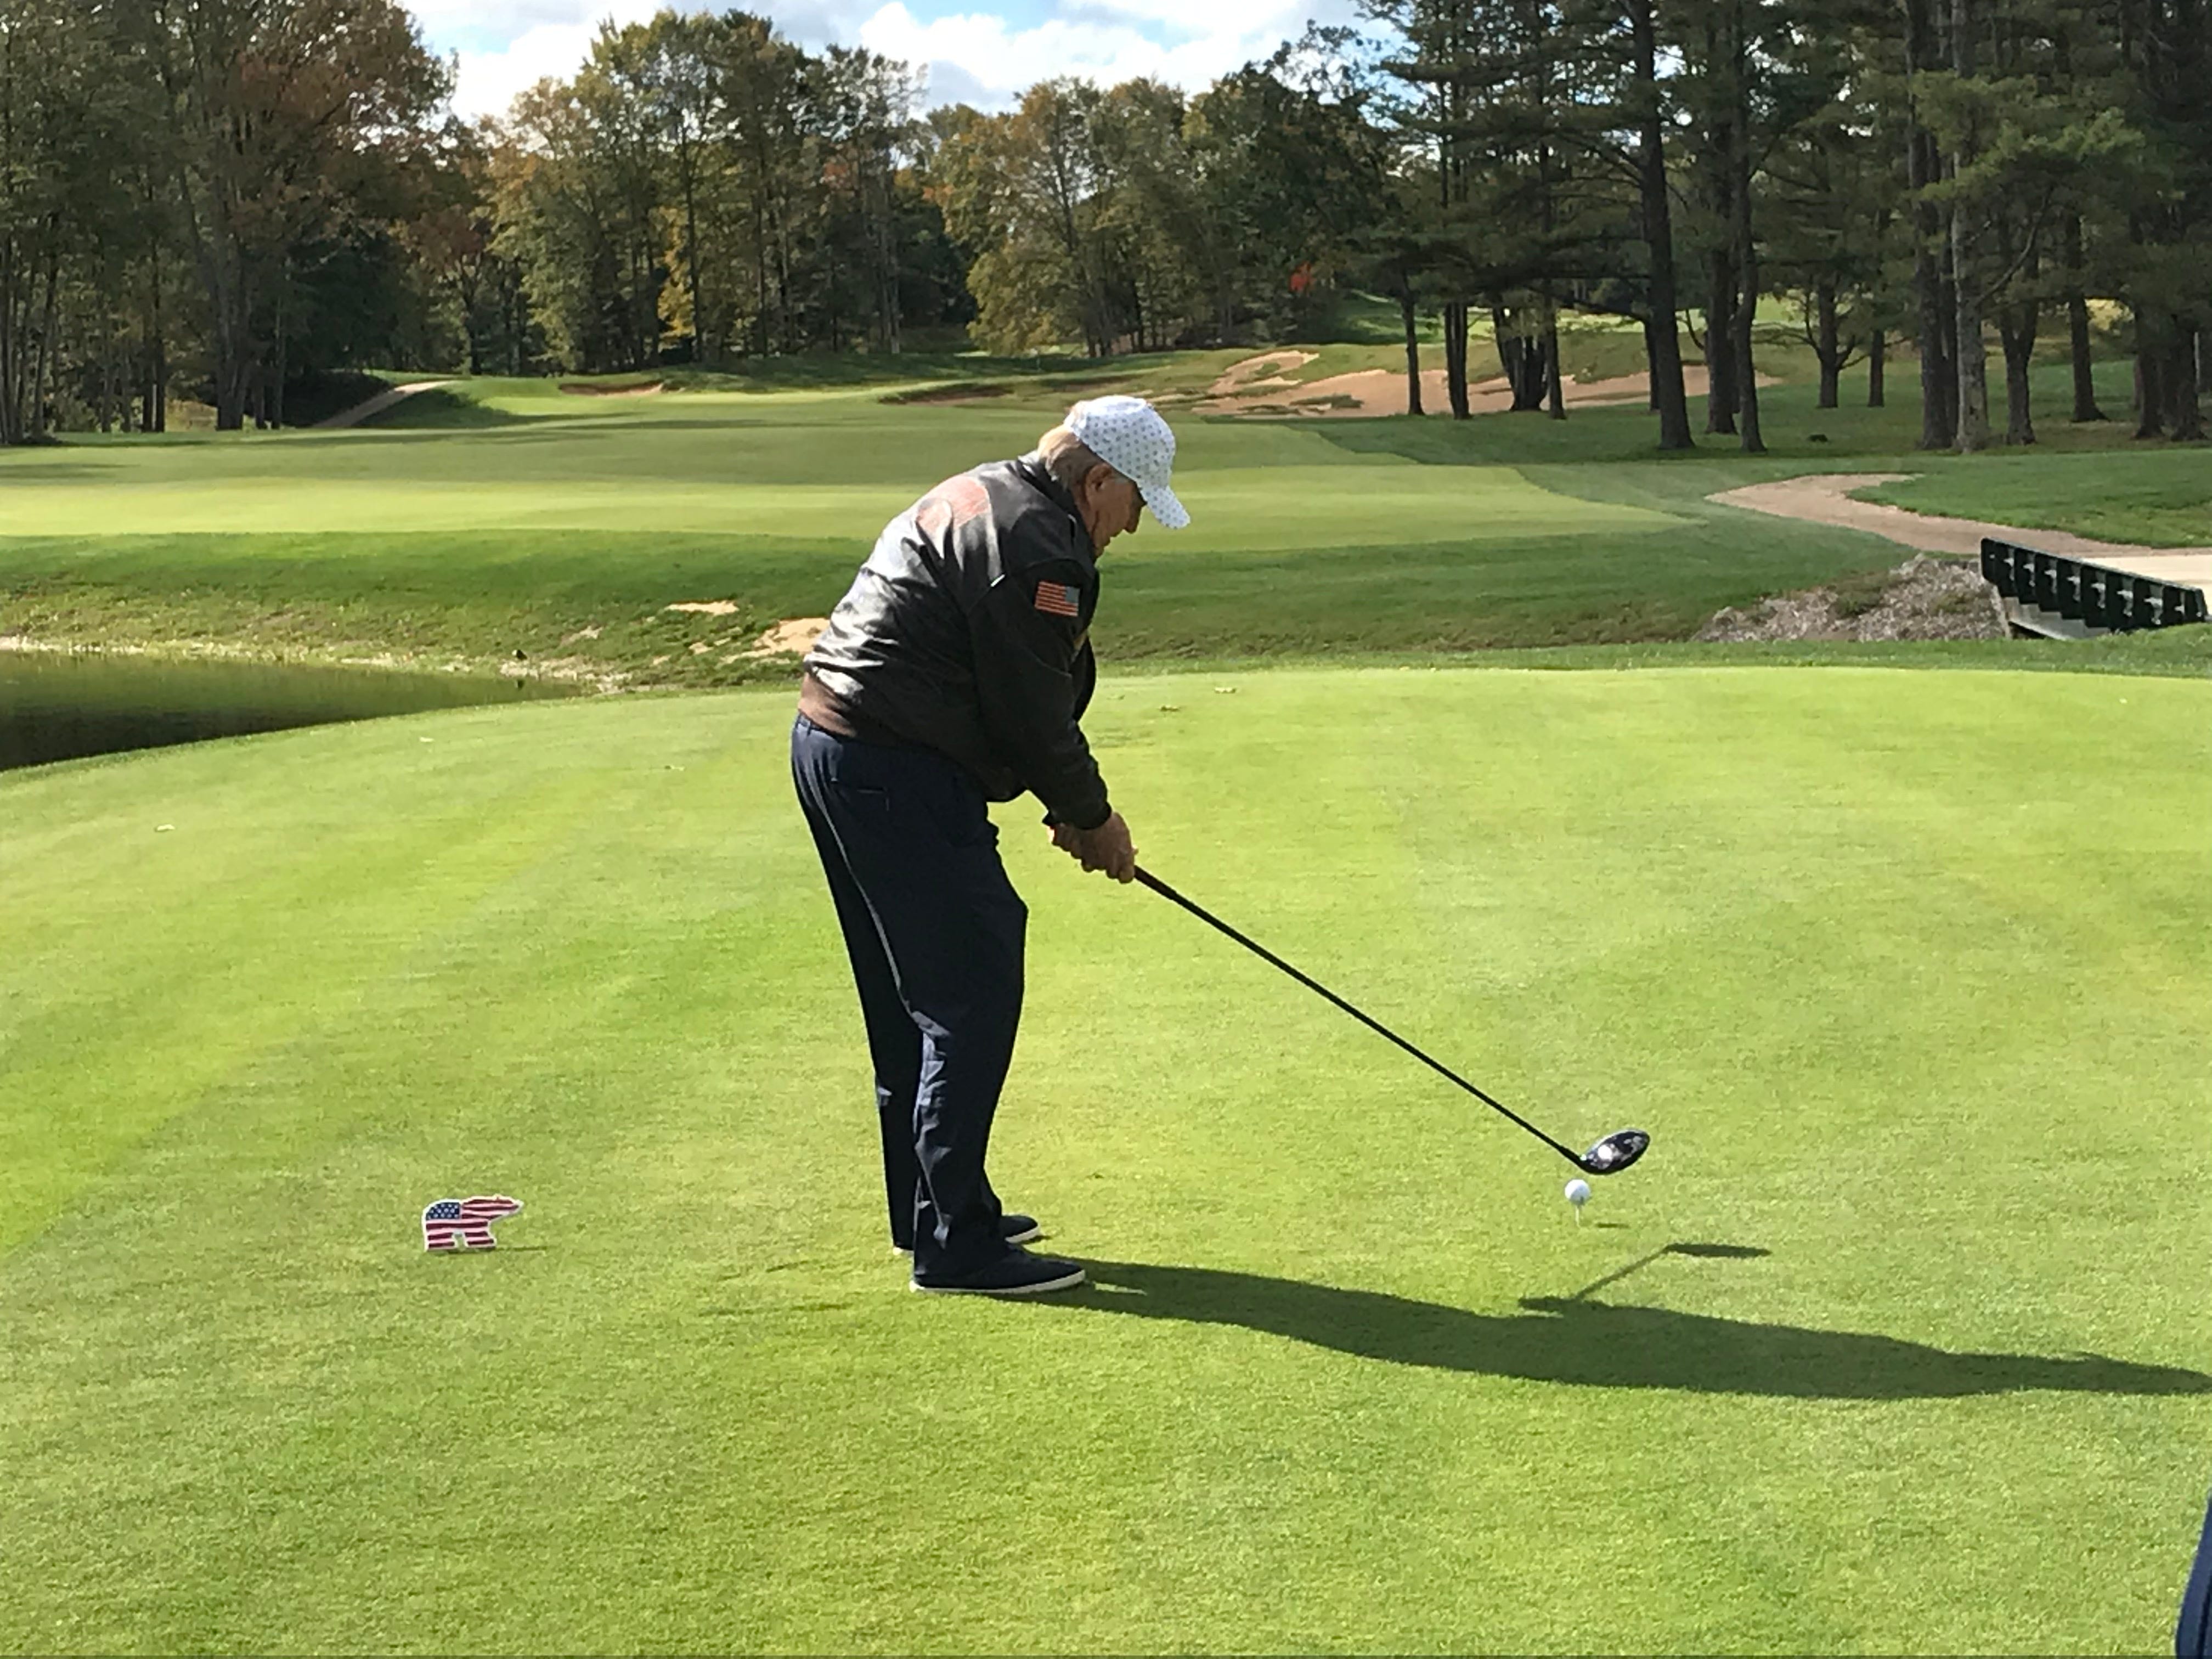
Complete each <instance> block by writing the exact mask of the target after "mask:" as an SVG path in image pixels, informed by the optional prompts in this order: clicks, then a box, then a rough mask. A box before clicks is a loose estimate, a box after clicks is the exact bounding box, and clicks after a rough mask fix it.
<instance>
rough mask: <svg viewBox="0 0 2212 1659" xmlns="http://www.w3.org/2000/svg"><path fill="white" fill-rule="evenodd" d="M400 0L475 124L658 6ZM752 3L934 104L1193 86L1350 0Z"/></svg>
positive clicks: (648, 0) (990, 104)
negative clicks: (908, 82)
mask: <svg viewBox="0 0 2212 1659" xmlns="http://www.w3.org/2000/svg"><path fill="white" fill-rule="evenodd" d="M407 3H408V5H409V9H410V10H412V11H413V12H414V14H415V16H416V21H418V22H420V23H421V25H422V33H423V38H424V40H426V41H427V42H428V44H429V46H430V47H431V49H432V50H434V51H435V52H441V53H446V52H457V53H459V58H460V78H459V89H458V91H457V92H456V94H455V95H454V103H455V105H456V106H458V107H459V109H460V111H461V112H462V113H464V114H465V115H471V116H473V115H480V114H500V113H502V112H504V111H505V110H506V107H507V101H508V100H510V99H512V98H513V96H514V94H516V93H517V92H519V91H520V90H521V89H522V88H524V87H526V86H528V85H530V84H531V83H532V82H535V81H537V80H538V78H539V77H541V76H548V75H554V76H566V75H568V74H570V73H571V72H573V71H574V69H575V67H576V66H577V64H580V63H581V62H582V61H583V57H584V53H585V52H586V49H587V48H588V46H589V45H590V42H591V38H592V33H593V32H594V31H595V29H596V28H597V27H598V24H599V21H600V20H602V19H604V18H608V17H611V18H613V19H615V20H616V21H620V22H629V21H636V20H638V19H641V18H644V17H647V16H650V15H652V14H653V12H654V11H655V10H657V9H659V8H660V6H661V5H663V4H665V3H669V0H407ZM677 3H679V4H681V3H684V0H677ZM724 3H725V4H726V3H728V0H724ZM699 9H705V8H699ZM716 9H720V7H717V8H716ZM750 9H755V10H759V11H764V12H765V13H766V14H767V15H769V17H771V18H773V19H774V20H775V23H776V25H777V27H779V28H780V29H781V31H782V32H783V33H785V34H786V35H787V36H789V37H790V38H791V39H792V40H797V41H799V42H800V43H801V44H802V45H805V46H824V45H827V44H829V43H830V42H832V41H836V42H837V43H839V44H842V45H845V46H868V47H871V48H872V49H873V50H875V51H877V52H883V53H884V54H886V55H887V56H890V57H893V58H904V59H906V60H907V61H908V62H909V63H912V64H917V65H920V66H922V67H923V68H925V69H926V70H927V74H928V76H929V97H928V101H929V102H931V103H933V104H940V103H954V102H967V103H972V104H975V105H978V106H981V107H984V108H994V107H1002V106H1005V105H1006V104H1007V103H1008V102H1010V101H1011V100H1012V99H1013V98H1014V97H1015V96H1016V95H1018V94H1019V93H1020V92H1021V90H1022V89H1023V88H1025V87H1027V86H1029V85H1030V84H1031V83H1032V82H1036V81H1040V80H1042V79H1044V78H1045V77H1047V76H1054V75H1079V76H1087V77H1089V78H1090V79H1092V80H1094V81H1097V82H1102V83H1110V82H1115V81H1121V80H1127V79H1128V78H1129V77H1130V76H1137V75H1150V76H1157V77H1158V78H1159V79H1161V80H1164V81H1170V82H1175V83H1176V84H1177V85H1180V86H1184V87H1191V88H1196V87H1201V86H1204V85H1205V84H1206V82H1209V81H1211V80H1212V79H1213V78H1214V76H1218V75H1221V74H1224V73H1225V72H1227V71H1228V70H1233V69H1235V68H1237V66H1238V65H1239V64H1243V63H1246V62H1248V61H1249V60H1250V59H1252V58H1264V57H1266V56H1267V53H1269V52H1272V51H1273V50H1274V48H1275V46H1276V45H1277V43H1278V42H1279V41H1281V40H1285V39H1287V38H1289V37H1291V36H1293V35H1296V34H1297V33H1299V32H1300V31H1301V30H1303V29H1304V27H1305V23H1306V20H1307V19H1308V18H1309V17H1315V16H1318V17H1321V18H1322V19H1323V20H1324V21H1331V22H1334V21H1348V19H1349V18H1350V16H1351V15H1352V9H1353V0H1205V3H1202V4H1194V3H1192V0H774V3H771V4H768V5H764V6H763V5H756V6H754V7H752V8H750Z"/></svg>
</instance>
